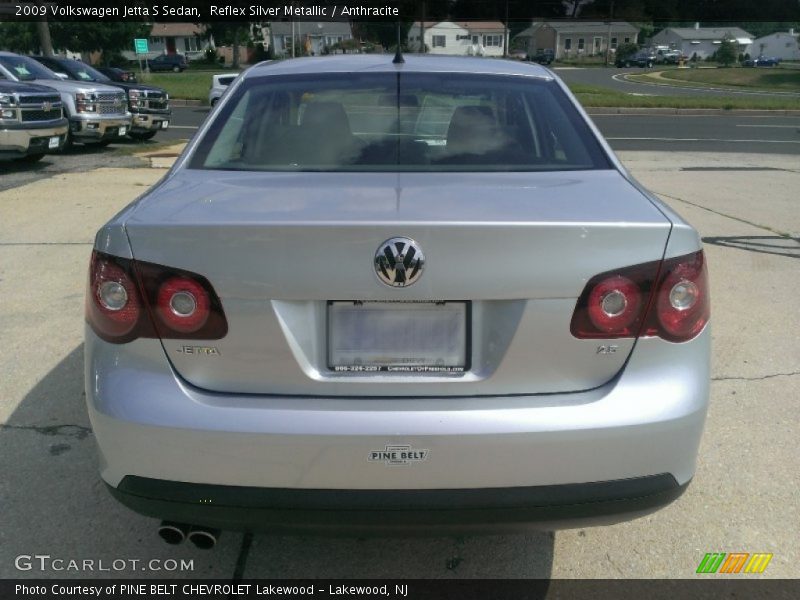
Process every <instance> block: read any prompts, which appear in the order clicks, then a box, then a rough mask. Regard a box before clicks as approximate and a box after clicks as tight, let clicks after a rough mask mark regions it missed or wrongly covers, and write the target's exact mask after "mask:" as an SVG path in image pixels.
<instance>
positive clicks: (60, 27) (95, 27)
mask: <svg viewBox="0 0 800 600" xmlns="http://www.w3.org/2000/svg"><path fill="white" fill-rule="evenodd" d="M48 25H49V26H50V27H49V29H50V37H51V39H52V45H53V47H54V48H58V49H59V50H71V51H72V52H96V51H101V50H102V51H103V52H106V53H109V54H114V53H116V52H119V51H120V50H132V49H133V40H134V38H137V37H147V36H148V34H149V33H150V27H149V26H148V25H147V24H146V23H127V22H80V21H61V22H55V21H54V22H50V23H48ZM40 40H41V38H40V35H39V29H38V27H37V24H36V23H34V22H27V23H24V22H7V23H0V46H2V47H4V48H8V49H9V50H13V51H15V52H21V53H25V54H30V53H35V54H40V53H42V52H46V51H47V48H46V46H44V43H45V42H43V41H40Z"/></svg>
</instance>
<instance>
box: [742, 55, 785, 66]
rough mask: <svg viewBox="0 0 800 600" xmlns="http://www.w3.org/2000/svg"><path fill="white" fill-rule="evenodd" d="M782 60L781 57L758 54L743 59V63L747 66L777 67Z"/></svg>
mask: <svg viewBox="0 0 800 600" xmlns="http://www.w3.org/2000/svg"><path fill="white" fill-rule="evenodd" d="M780 62H781V59H780V58H777V57H775V56H758V57H756V58H749V59H747V60H745V61H743V62H742V65H743V66H745V67H777V66H778V65H779V64H780Z"/></svg>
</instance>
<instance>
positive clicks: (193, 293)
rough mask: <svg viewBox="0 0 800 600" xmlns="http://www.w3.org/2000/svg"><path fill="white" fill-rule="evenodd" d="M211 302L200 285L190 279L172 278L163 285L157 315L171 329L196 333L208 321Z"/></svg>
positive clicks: (157, 305)
mask: <svg viewBox="0 0 800 600" xmlns="http://www.w3.org/2000/svg"><path fill="white" fill-rule="evenodd" d="M210 313H211V300H210V298H209V296H208V292H207V291H206V290H205V289H203V286H201V285H200V284H199V283H197V282H196V281H194V280H193V279H189V278H188V277H172V278H170V279H167V280H166V281H165V282H164V283H162V284H161V287H159V289H158V299H157V300H156V314H157V315H158V317H159V319H161V322H162V323H163V324H164V325H166V326H167V327H168V328H169V329H172V330H174V331H180V332H181V333H194V332H196V331H197V330H199V329H200V328H201V327H202V326H203V325H205V324H206V321H208V316H209V314H210Z"/></svg>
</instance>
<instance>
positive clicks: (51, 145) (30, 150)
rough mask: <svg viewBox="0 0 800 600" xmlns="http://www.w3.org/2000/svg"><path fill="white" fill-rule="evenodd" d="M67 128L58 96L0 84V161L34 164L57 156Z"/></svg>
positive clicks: (48, 91)
mask: <svg viewBox="0 0 800 600" xmlns="http://www.w3.org/2000/svg"><path fill="white" fill-rule="evenodd" d="M67 128H68V123H67V120H66V118H64V111H63V110H62V104H61V96H60V95H59V93H58V92H56V91H55V90H53V89H51V88H48V87H45V86H42V85H32V84H25V83H15V82H13V81H3V80H0V160H9V159H13V160H21V161H25V162H36V161H38V160H40V159H42V158H43V157H44V155H45V154H48V153H50V152H58V151H59V150H60V149H61V147H62V146H63V145H64V141H65V140H66V139H67Z"/></svg>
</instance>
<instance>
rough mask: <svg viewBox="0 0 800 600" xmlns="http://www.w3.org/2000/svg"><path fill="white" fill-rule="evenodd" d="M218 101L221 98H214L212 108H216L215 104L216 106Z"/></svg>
mask: <svg viewBox="0 0 800 600" xmlns="http://www.w3.org/2000/svg"><path fill="white" fill-rule="evenodd" d="M217 102H219V98H214V99H213V100H211V108H214V106H216V104H217Z"/></svg>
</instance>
